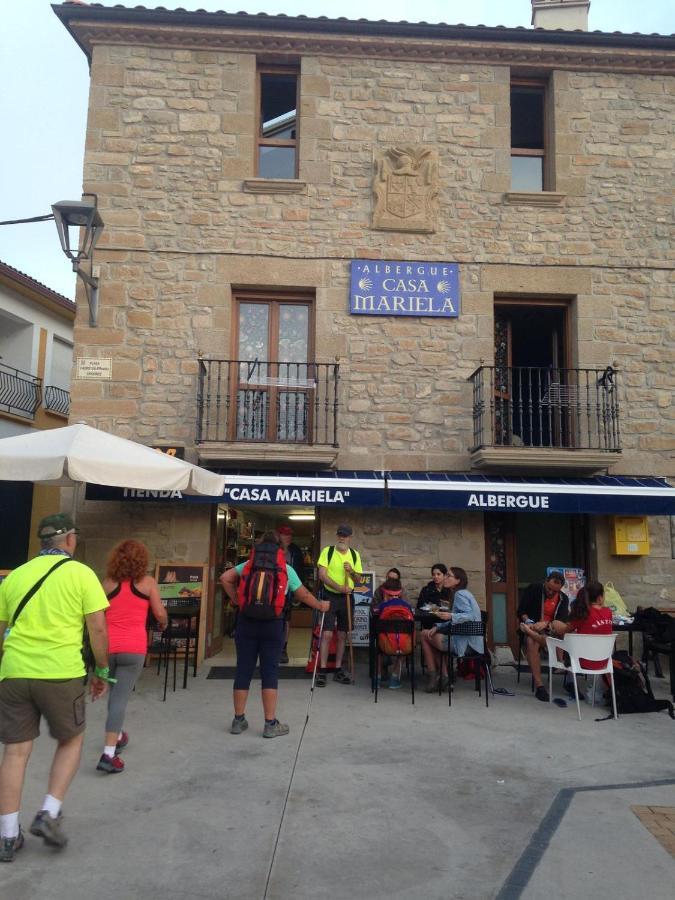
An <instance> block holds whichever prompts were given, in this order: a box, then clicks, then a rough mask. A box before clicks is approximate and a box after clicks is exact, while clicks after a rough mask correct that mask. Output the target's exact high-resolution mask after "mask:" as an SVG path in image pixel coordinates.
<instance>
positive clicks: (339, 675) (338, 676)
mask: <svg viewBox="0 0 675 900" xmlns="http://www.w3.org/2000/svg"><path fill="white" fill-rule="evenodd" d="M333 681H337V683H338V684H351V683H352V680H351V678H350V677H349V675H347V673H346V672H343V671H342V669H338V670H337V672H336V673H335V675H333Z"/></svg>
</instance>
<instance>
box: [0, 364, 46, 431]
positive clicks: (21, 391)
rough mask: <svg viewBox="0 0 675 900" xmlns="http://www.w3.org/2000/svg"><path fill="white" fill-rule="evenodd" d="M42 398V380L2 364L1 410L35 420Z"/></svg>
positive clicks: (0, 380)
mask: <svg viewBox="0 0 675 900" xmlns="http://www.w3.org/2000/svg"><path fill="white" fill-rule="evenodd" d="M41 397H42V379H40V378H38V377H37V376H36V375H31V374H30V373H29V372H22V371H21V369H15V368H14V366H8V365H5V363H2V362H0V408H2V409H4V411H5V412H8V413H12V414H13V415H15V416H25V417H26V418H27V419H34V418H35V413H36V411H37V408H38V407H39V405H40V400H41Z"/></svg>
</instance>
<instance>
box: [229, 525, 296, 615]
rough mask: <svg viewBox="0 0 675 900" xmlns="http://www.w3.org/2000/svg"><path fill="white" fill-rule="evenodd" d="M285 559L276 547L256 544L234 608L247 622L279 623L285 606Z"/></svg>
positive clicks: (281, 551)
mask: <svg viewBox="0 0 675 900" xmlns="http://www.w3.org/2000/svg"><path fill="white" fill-rule="evenodd" d="M287 589H288V574H287V572H286V557H285V555H284V551H283V550H282V548H281V547H279V546H278V544H274V543H272V542H270V543H262V544H257V545H256V546H255V547H254V548H253V550H251V555H250V556H249V558H248V562H247V563H246V564H245V565H244V569H243V571H242V573H241V577H240V579H239V587H238V590H237V605H238V607H239V611H240V613H241V614H242V615H243V616H245V617H246V618H247V619H257V620H259V621H265V620H271V619H279V618H281V616H282V615H283V613H284V608H285V605H286V591H287Z"/></svg>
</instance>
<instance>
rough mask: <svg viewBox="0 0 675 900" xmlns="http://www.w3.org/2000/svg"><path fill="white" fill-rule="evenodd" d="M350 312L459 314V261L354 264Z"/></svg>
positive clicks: (353, 262)
mask: <svg viewBox="0 0 675 900" xmlns="http://www.w3.org/2000/svg"><path fill="white" fill-rule="evenodd" d="M349 311H350V312H351V313H352V314H354V315H362V316H441V317H446V318H456V317H457V316H459V266H458V265H457V264H456V263H432V262H394V261H391V262H383V261H380V260H377V261H376V260H372V259H355V260H353V261H352V264H351V288H350V293H349Z"/></svg>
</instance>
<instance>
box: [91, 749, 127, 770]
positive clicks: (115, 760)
mask: <svg viewBox="0 0 675 900" xmlns="http://www.w3.org/2000/svg"><path fill="white" fill-rule="evenodd" d="M96 771H97V772H105V774H106V775H117V773H118V772H123V771H124V762H123V761H122V760H121V759H120V758H119V756H117V754H115V756H108V754H107V753H102V754H101V758H100V759H99V761H98V765H97V766H96Z"/></svg>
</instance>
